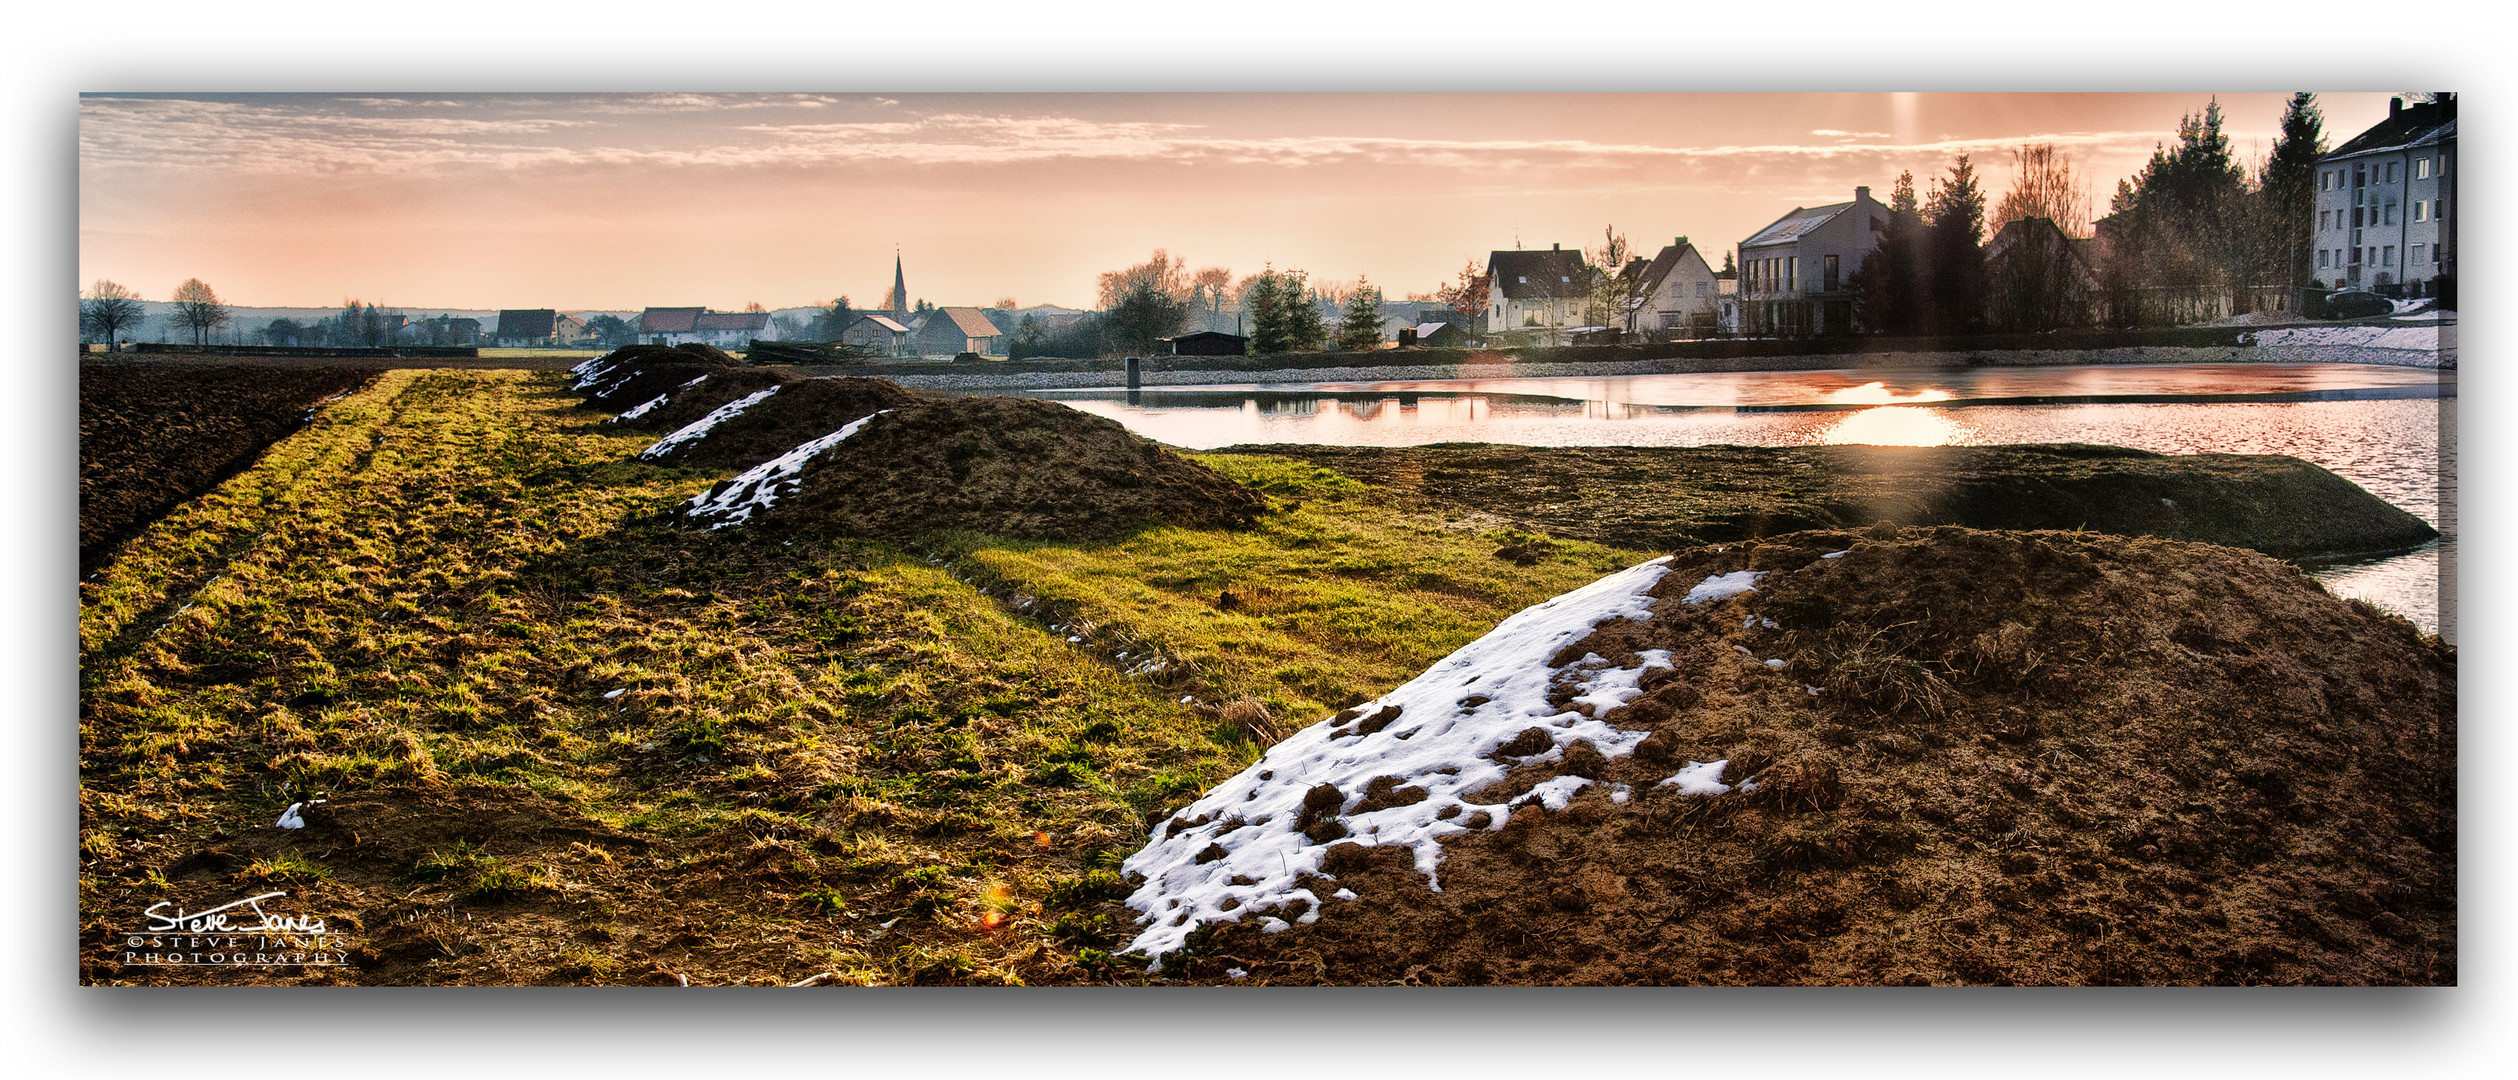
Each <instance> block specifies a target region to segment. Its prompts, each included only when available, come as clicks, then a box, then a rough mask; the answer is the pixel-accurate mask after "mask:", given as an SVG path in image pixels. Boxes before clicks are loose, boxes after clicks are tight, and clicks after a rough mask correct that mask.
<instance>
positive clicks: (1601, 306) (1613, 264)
mask: <svg viewBox="0 0 2518 1080" xmlns="http://www.w3.org/2000/svg"><path fill="white" fill-rule="evenodd" d="M1583 255H1584V257H1585V258H1588V259H1590V260H1591V282H1590V285H1591V291H1590V296H1589V297H1588V298H1587V299H1586V300H1585V301H1584V303H1583V322H1584V323H1585V324H1587V325H1591V326H1615V327H1621V328H1622V327H1624V326H1625V325H1626V313H1627V311H1628V310H1629V305H1628V303H1627V300H1628V295H1627V294H1628V293H1629V292H1631V291H1632V290H1631V288H1630V286H1631V284H1632V282H1631V281H1630V280H1629V276H1628V275H1627V273H1626V263H1627V260H1628V259H1629V258H1630V257H1632V255H1633V251H1632V250H1631V249H1629V248H1628V247H1627V244H1626V234H1625V233H1621V232H1619V231H1617V226H1615V225H1609V226H1604V227H1602V228H1601V230H1600V246H1599V247H1596V248H1593V249H1591V250H1589V251H1586V252H1584V253H1583Z"/></svg>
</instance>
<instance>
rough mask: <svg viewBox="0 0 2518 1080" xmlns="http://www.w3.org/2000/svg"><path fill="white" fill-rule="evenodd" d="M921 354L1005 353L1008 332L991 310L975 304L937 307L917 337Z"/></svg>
mask: <svg viewBox="0 0 2518 1080" xmlns="http://www.w3.org/2000/svg"><path fill="white" fill-rule="evenodd" d="M913 340H914V342H915V344H916V347H917V352H918V355H920V356H958V355H960V354H962V353H978V354H980V355H982V356H1003V355H1005V345H1004V341H1005V332H1004V331H1002V330H999V329H997V324H996V323H994V322H992V321H990V320H989V318H988V313H987V312H985V311H981V310H980V309H978V308H975V307H947V308H937V309H935V310H933V311H930V312H928V313H927V320H926V321H925V322H923V323H920V324H919V326H918V328H917V333H916V336H915V338H914V339H913Z"/></svg>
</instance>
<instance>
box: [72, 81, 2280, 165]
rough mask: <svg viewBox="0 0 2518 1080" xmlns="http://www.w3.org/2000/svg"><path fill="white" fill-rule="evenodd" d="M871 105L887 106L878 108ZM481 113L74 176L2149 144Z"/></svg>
mask: <svg viewBox="0 0 2518 1080" xmlns="http://www.w3.org/2000/svg"><path fill="white" fill-rule="evenodd" d="M873 100H874V101H876V102H878V103H882V104H883V105H885V106H889V105H894V104H897V102H895V101H893V99H889V98H879V97H878V98H875V99H873ZM427 104H438V103H436V102H428V103H427ZM474 104H475V105H481V104H485V103H484V102H477V101H476V102H474ZM487 104H493V105H496V106H497V107H496V108H490V109H474V110H468V111H471V112H472V113H473V115H469V116H445V115H429V114H414V113H411V112H408V111H406V110H407V109H408V107H410V105H411V102H410V101H408V100H407V99H402V98H312V97H310V98H305V99H297V98H287V99H279V100H251V101H243V102H237V101H195V100H186V99H129V98H112V97H90V98H84V99H82V100H81V103H80V124H79V142H80V163H81V168H82V169H83V170H86V169H98V170H105V169H112V168H117V167H150V168H165V169H233V170H240V171H246V172H294V173H304V172H310V171H312V172H378V173H393V172H423V173H425V172H451V171H462V170H470V169H483V168H489V169H505V170H516V169H565V168H583V167H615V168H617V167H650V168H690V169H706V168H755V167H809V166H868V167H883V166H903V167H921V166H939V165H949V166H989V165H1008V166H1019V165H1025V164H1037V163H1050V162H1061V161H1064V162H1113V163H1128V162H1137V163H1149V164H1151V163H1175V164H1180V165H1187V166H1237V167H1265V168H1280V169H1312V168H1323V167H1332V166H1338V165H1344V164H1358V163H1362V164H1380V165H1387V164H1406V165H1413V166H1418V167H1422V168H1429V169H1438V170H1452V171H1461V172H1470V173H1493V174H1510V173H1517V172H1524V171H1531V170H1548V169H1585V170H1593V171H1616V170H1622V169H1630V168H1635V167H1649V166H1653V165H1681V166H1686V165H1697V166H1707V167H1711V166H1720V167H1721V168H1722V169H1723V170H1724V171H1733V172H1739V171H1754V170H1756V169H1758V168H1761V167H1764V166H1768V165H1775V166H1781V165H1784V164H1785V163H1789V162H1803V163H1822V162H1824V163H1828V164H1830V165H1833V166H1838V167H1842V166H1847V165H1861V164H1863V163H1867V162H1880V163H1882V164H1885V163H1888V162H1892V161H1913V160H1916V159H1919V158H1927V157H1929V158H1944V157H1948V156H1951V155H1955V154H1961V153H1966V154H1988V153H1991V152H1999V151H2002V150H2007V149H2008V148H2011V147H2015V146H2018V145H2019V144H2021V143H2023V142H2045V143H2053V144H2055V145H2056V146H2058V147H2060V148H2063V149H2066V150H2070V151H2075V152H2079V153H2083V154H2093V153H2106V154H2117V153H2130V154H2134V155H2140V154H2142V153H2144V152H2147V151H2148V150H2149V149H2150V148H2151V146H2152V145H2154V144H2155V143H2157V142H2158V141H2160V139H2161V134H2160V133H2159V132H2153V131H2138V132H2137V131H2099V132H2038V133H2026V134H2018V135H2007V136H2003V137H2000V138H1948V137H1943V138H1936V139H1933V140H1930V141H1920V142H1899V141H1897V140H1895V139H1893V138H1892V137H1890V136H1888V135H1885V134H1883V133H1879V132H1851V131H1838V130H1835V129H1819V130H1817V131H1813V132H1811V134H1812V135H1813V136H1816V137H1817V138H1816V139H1813V140H1811V141H1781V142H1771V143H1751V144H1725V145H1715V146H1696V145H1678V144H1661V143H1653V142H1644V141H1599V140H1591V139H1580V138H1563V139H1549V138H1535V139H1534V138H1492V139H1478V138H1430V137H1417V136H1401V135H1314V134H1259V135H1244V134H1224V133H1219V132H1218V131H1216V130H1214V129H1213V128H1212V127H1210V126H1208V125H1202V124H1190V123H1168V122H1154V121H1110V120H1096V119H1088V118H1083V117H1076V116H1062V115H1054V114H1035V115H1018V114H1006V113H980V112H944V113H931V114H926V115H915V114H907V115H905V114H902V113H896V112H887V113H885V114H884V115H885V116H886V117H887V119H884V120H865V121H836V122H834V121H808V120H805V119H804V118H803V117H796V118H795V120H796V121H797V122H784V118H781V117H779V116H778V114H776V113H775V112H767V113H763V114H762V115H761V116H760V117H759V119H758V120H757V121H756V122H752V123H745V124H739V125H716V124H710V123H708V122H707V120H706V119H705V117H706V115H707V114H709V113H712V112H724V111H744V110H772V109H778V108H790V109H810V110H821V109H826V108H828V107H829V106H831V105H836V104H845V102H843V101H841V100H840V99H838V98H833V97H828V96H824V95H815V94H638V95H618V96H598V97H592V98H580V99H559V100H527V99H491V100H490V101H489V102H487ZM642 113H643V114H648V115H655V116H660V117H661V116H676V117H680V116H689V117H693V118H694V119H691V120H680V119H676V120H672V121H670V122H667V123H662V124H661V125H660V126H659V125H645V124H639V123H637V122H635V121H625V120H621V119H618V118H619V117H624V116H633V115H637V114H642ZM604 118H611V119H604ZM2235 134H2237V133H2234V135H2235ZM2242 137H2243V136H2242Z"/></svg>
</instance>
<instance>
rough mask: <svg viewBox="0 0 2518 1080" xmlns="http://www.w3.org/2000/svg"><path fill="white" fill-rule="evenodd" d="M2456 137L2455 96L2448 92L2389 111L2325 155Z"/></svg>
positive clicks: (2391, 148) (2396, 146) (2395, 146)
mask: <svg viewBox="0 0 2518 1080" xmlns="http://www.w3.org/2000/svg"><path fill="white" fill-rule="evenodd" d="M2456 137H2457V99H2456V98H2455V97H2454V96H2450V97H2447V98H2444V99H2442V100H2439V101H2426V102H2422V103H2420V104H2416V105H2407V106H2405V107H2404V108H2402V109H2399V110H2396V111H2394V112H2391V113H2389V114H2388V115H2387V118H2386V119H2384V120H2381V121H2379V122H2377V123H2376V124H2372V125H2370V128H2369V130H2367V131H2364V132H2361V133H2360V134H2358V135H2355V136H2353V137H2352V141H2350V142H2347V143H2344V144H2343V145H2341V146H2338V147H2335V148H2334V149H2333V150H2332V151H2330V152H2328V153H2327V154H2326V157H2327V158H2339V157H2350V156H2352V155H2354V154H2367V153H2371V152H2373V151H2378V150H2395V149H2399V148H2402V147H2407V146H2414V145H2417V144H2420V143H2426V142H2437V141H2442V140H2446V139H2453V138H2456Z"/></svg>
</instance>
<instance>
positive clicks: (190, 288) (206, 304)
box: [168, 278, 227, 349]
mask: <svg viewBox="0 0 2518 1080" xmlns="http://www.w3.org/2000/svg"><path fill="white" fill-rule="evenodd" d="M168 318H170V319H172V320H173V321H174V323H175V325H177V326H181V327H184V328H187V329H189V330H191V331H192V345H193V347H194V348H196V349H197V348H200V347H201V346H202V345H204V344H206V343H207V341H208V338H209V334H210V331H212V330H216V329H218V328H219V327H222V326H225V325H227V305H226V304H222V303H220V302H219V294H218V293H216V292H213V291H211V289H210V286H209V285H208V283H206V282H204V281H202V280H201V279H200V278H185V279H184V283H183V284H181V285H177V286H175V310H174V313H173V314H171V315H169V316H168Z"/></svg>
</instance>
